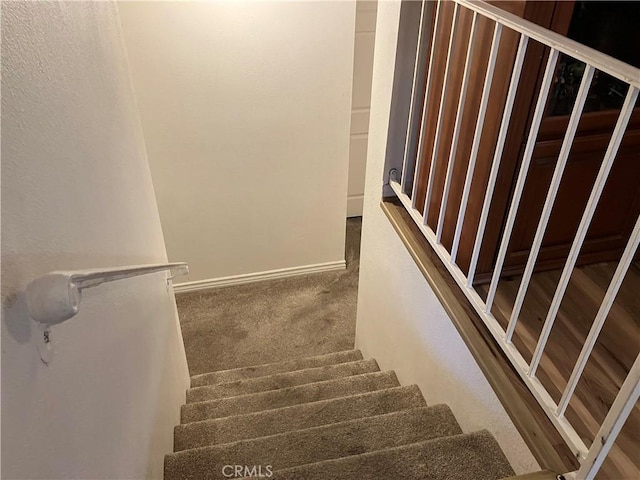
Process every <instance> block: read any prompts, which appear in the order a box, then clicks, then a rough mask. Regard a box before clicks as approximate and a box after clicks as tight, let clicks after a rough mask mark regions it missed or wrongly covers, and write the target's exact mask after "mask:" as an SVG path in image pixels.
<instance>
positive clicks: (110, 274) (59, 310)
mask: <svg viewBox="0 0 640 480" xmlns="http://www.w3.org/2000/svg"><path fill="white" fill-rule="evenodd" d="M162 271H169V272H171V273H172V274H173V275H187V274H188V273H189V267H188V265H187V264H186V263H182V262H180V263H159V264H152V265H130V266H124V267H111V268H96V269H92V270H73V271H56V272H49V273H47V274H46V275H43V276H41V277H38V278H35V279H34V280H32V281H31V282H30V283H29V285H27V291H26V300H27V309H28V311H29V315H30V316H31V318H33V319H34V320H35V321H36V322H38V323H40V324H43V325H55V324H57V323H61V322H64V321H65V320H68V319H69V318H71V317H73V316H74V315H76V314H77V313H78V310H79V308H80V300H81V299H82V291H83V290H85V289H87V288H93V287H97V286H98V285H101V284H103V283H107V282H113V281H116V280H122V279H125V278H130V277H137V276H139V275H147V274H150V273H156V272H162ZM171 278H173V276H171V277H168V278H167V282H168V281H169V280H170V279H171Z"/></svg>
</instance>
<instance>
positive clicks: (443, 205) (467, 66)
mask: <svg viewBox="0 0 640 480" xmlns="http://www.w3.org/2000/svg"><path fill="white" fill-rule="evenodd" d="M477 26H478V14H477V13H476V12H473V21H472V22H471V32H470V33H469V45H468V46H467V58H466V60H465V62H464V73H463V76H462V85H461V87H460V97H459V99H458V110H457V111H456V121H455V125H454V127H453V137H452V138H451V149H450V150H449V162H448V163H447V173H446V176H445V180H444V190H443V191H442V201H441V202H440V213H439V215H438V227H437V228H436V241H437V242H438V243H440V240H441V239H442V226H443V225H444V215H445V213H446V211H447V202H448V200H449V191H450V190H451V178H452V177H453V167H454V166H455V163H456V153H457V151H458V140H459V139H460V127H461V125H462V114H463V112H464V107H465V100H466V98H467V88H468V87H469V77H470V70H471V57H472V55H473V47H474V46H475V43H476V42H475V34H476V28H477Z"/></svg>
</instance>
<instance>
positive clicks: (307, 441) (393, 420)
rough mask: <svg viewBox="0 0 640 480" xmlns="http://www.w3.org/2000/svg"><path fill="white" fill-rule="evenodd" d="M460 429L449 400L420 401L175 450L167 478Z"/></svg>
mask: <svg viewBox="0 0 640 480" xmlns="http://www.w3.org/2000/svg"><path fill="white" fill-rule="evenodd" d="M459 433H462V431H461V430H460V427H459V425H458V423H457V421H456V420H455V418H454V416H453V414H452V413H451V410H450V409H449V408H448V407H447V406H446V405H436V406H432V407H419V408H413V409H410V410H402V411H399V412H393V413H388V414H384V415H377V416H373V417H366V418H360V419H355V420H349V421H345V422H340V423H334V424H331V425H324V426H319V427H313V428H308V429H304V430H296V431H292V432H286V433H280V434H276V435H271V436H267V437H260V438H254V439H250V440H241V441H237V442H233V443H227V444H222V445H215V446H207V447H200V448H194V449H190V450H184V451H181V452H177V453H173V454H170V455H167V456H166V457H165V478H166V479H167V480H177V479H184V478H202V479H205V478H211V479H213V478H224V476H223V475H222V467H223V466H224V465H227V464H237V465H267V464H269V465H272V466H273V468H274V470H281V469H285V468H290V467H294V466H296V465H302V464H307V463H314V462H319V461H323V460H329V459H332V458H339V457H344V456H348V455H358V454H362V453H365V452H371V451H375V450H380V449H385V448H389V447H393V446H399V445H406V444H410V443H415V442H419V441H423V440H427V439H430V438H435V437H439V436H449V435H456V434H459Z"/></svg>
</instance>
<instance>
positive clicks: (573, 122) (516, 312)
mask: <svg viewBox="0 0 640 480" xmlns="http://www.w3.org/2000/svg"><path fill="white" fill-rule="evenodd" d="M593 71H594V68H593V67H592V66H591V65H587V66H586V67H585V70H584V73H583V74H582V81H581V82H580V88H579V89H578V95H577V97H576V102H575V104H574V105H573V110H572V112H571V117H570V118H569V125H567V131H566V132H565V134H564V139H563V141H562V147H560V155H559V156H558V162H557V163H556V168H555V170H554V172H553V177H552V178H551V185H549V191H548V192H547V197H546V198H545V201H544V207H543V208H542V215H541V216H540V221H539V222H538V228H537V230H536V234H535V236H534V238H533V243H532V244H531V250H530V252H529V258H528V259H527V265H526V266H525V267H524V273H523V274H522V280H521V282H520V288H519V289H518V294H517V295H516V300H515V302H514V304H513V310H512V311H511V318H510V319H509V326H508V327H507V334H506V338H507V341H510V340H511V336H512V335H513V331H514V330H515V328H516V323H518V317H519V316H520V310H522V304H523V303H524V297H525V295H526V294H527V289H528V288H529V281H530V280H531V275H532V274H533V268H534V267H535V265H536V260H537V259H538V253H539V252H540V247H541V246H542V240H543V238H544V232H545V231H546V230H547V225H548V223H549V217H551V211H552V210H553V204H554V203H555V200H556V195H557V194H558V189H559V188H560V182H561V181H562V174H563V173H564V167H565V166H566V164H567V159H568V158H569V152H570V151H571V146H572V145H573V138H574V137H575V135H576V131H577V130H578V123H579V122H580V117H581V116H582V109H583V108H584V102H585V101H586V100H587V94H588V93H589V87H590V86H591V79H592V78H593ZM530 374H531V372H530Z"/></svg>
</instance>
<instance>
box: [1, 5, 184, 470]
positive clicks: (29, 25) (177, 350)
mask: <svg viewBox="0 0 640 480" xmlns="http://www.w3.org/2000/svg"><path fill="white" fill-rule="evenodd" d="M137 118H138V117H137V112H136V110H135V102H134V99H133V94H132V89H131V83H130V78H129V72H128V69H127V65H126V61H125V55H124V48H123V45H122V39H121V34H120V31H119V23H118V18H117V10H116V7H115V4H113V3H110V2H66V3H50V2H48V3H45V2H2V309H3V310H2V475H3V478H11V479H18V478H29V479H31V478H47V479H54V478H61V479H62V478H64V479H70V478H105V479H106V478H109V479H116V478H121V479H124V478H143V477H145V475H148V474H151V475H154V476H155V477H157V478H161V469H162V455H163V454H164V453H165V452H168V451H171V447H172V433H173V432H172V427H173V425H174V424H176V423H178V420H179V417H178V415H179V406H180V404H181V403H182V402H183V401H184V390H185V388H186V387H187V383H188V374H187V370H186V362H185V356H184V349H183V346H182V340H181V337H180V331H179V327H178V325H177V316H176V311H175V303H174V300H173V296H172V295H171V294H169V293H168V292H167V291H166V288H165V284H164V283H165V282H164V277H163V275H162V274H155V275H153V276H147V277H139V278H137V279H131V280H125V281H121V282H115V283H112V284H109V285H103V286H100V287H97V288H95V289H91V290H87V291H86V292H85V293H84V299H83V303H82V306H81V311H80V313H79V314H78V315H77V316H76V317H74V318H72V319H70V320H68V321H67V322H65V323H63V324H61V325H59V326H55V327H54V328H53V332H52V340H53V346H54V349H55V357H54V358H53V361H52V362H51V363H50V365H49V366H45V365H44V364H43V363H42V362H41V360H40V357H39V354H38V352H37V349H36V343H37V342H38V340H39V338H41V335H40V334H39V332H38V330H37V329H36V326H35V324H34V322H33V321H31V320H30V319H29V317H28V314H27V312H26V308H25V299H24V294H23V292H24V288H25V286H26V284H27V283H28V282H29V281H30V280H31V279H32V278H34V277H36V276H38V275H41V274H44V273H46V272H48V271H50V270H54V269H82V268H93V267H103V266H117V265H127V264H142V263H152V262H164V261H166V252H165V247H164V242H163V238H162V231H161V228H160V220H159V215H158V211H157V206H156V202H155V196H154V191H153V186H152V182H151V175H150V172H149V165H148V162H147V159H146V154H145V151H144V143H143V141H142V137H141V129H140V127H139V122H138V120H137Z"/></svg>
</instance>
